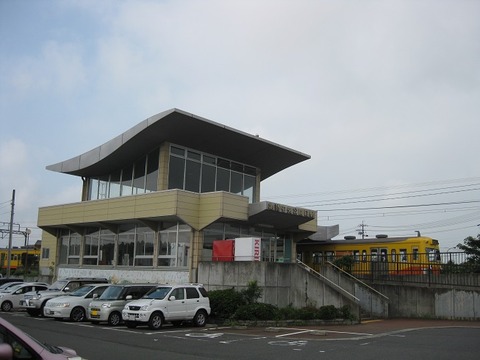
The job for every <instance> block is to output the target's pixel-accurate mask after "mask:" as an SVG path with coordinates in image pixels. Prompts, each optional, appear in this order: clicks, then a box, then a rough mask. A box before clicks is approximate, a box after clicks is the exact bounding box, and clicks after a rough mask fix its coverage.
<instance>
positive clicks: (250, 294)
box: [240, 280, 262, 304]
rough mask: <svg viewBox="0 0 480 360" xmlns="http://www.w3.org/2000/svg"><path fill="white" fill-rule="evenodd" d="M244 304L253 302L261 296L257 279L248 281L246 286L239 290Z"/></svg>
mask: <svg viewBox="0 0 480 360" xmlns="http://www.w3.org/2000/svg"><path fill="white" fill-rule="evenodd" d="M240 293H241V294H242V296H243V300H244V302H245V304H254V303H256V302H257V300H258V299H260V298H261V297H262V289H261V288H260V287H259V286H258V283H257V280H253V281H249V282H248V284H247V288H246V289H244V290H242V291H240Z"/></svg>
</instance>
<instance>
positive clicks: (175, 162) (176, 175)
mask: <svg viewBox="0 0 480 360" xmlns="http://www.w3.org/2000/svg"><path fill="white" fill-rule="evenodd" d="M184 174H185V159H182V158H179V157H175V156H170V164H169V169H168V188H169V189H183V179H184Z"/></svg>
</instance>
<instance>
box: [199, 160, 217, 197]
mask: <svg viewBox="0 0 480 360" xmlns="http://www.w3.org/2000/svg"><path fill="white" fill-rule="evenodd" d="M215 175H216V168H215V166H211V165H207V164H203V165H202V193H205V192H211V191H215V177H216V176H215Z"/></svg>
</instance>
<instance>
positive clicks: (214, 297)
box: [208, 288, 245, 319]
mask: <svg viewBox="0 0 480 360" xmlns="http://www.w3.org/2000/svg"><path fill="white" fill-rule="evenodd" d="M208 297H209V299H210V307H211V309H212V314H211V316H212V317H214V318H217V319H230V318H231V317H232V316H233V314H234V313H235V311H237V309H238V308H239V307H240V306H242V305H245V301H244V298H243V296H242V294H240V293H239V292H237V291H235V290H234V289H233V288H232V289H225V290H213V291H209V292H208Z"/></svg>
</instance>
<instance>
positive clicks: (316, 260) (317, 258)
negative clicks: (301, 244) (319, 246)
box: [312, 252, 322, 264]
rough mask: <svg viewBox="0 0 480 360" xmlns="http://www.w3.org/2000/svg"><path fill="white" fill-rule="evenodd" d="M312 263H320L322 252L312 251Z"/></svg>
mask: <svg viewBox="0 0 480 360" xmlns="http://www.w3.org/2000/svg"><path fill="white" fill-rule="evenodd" d="M312 257H313V263H314V264H321V263H322V252H314V253H313V254H312Z"/></svg>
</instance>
